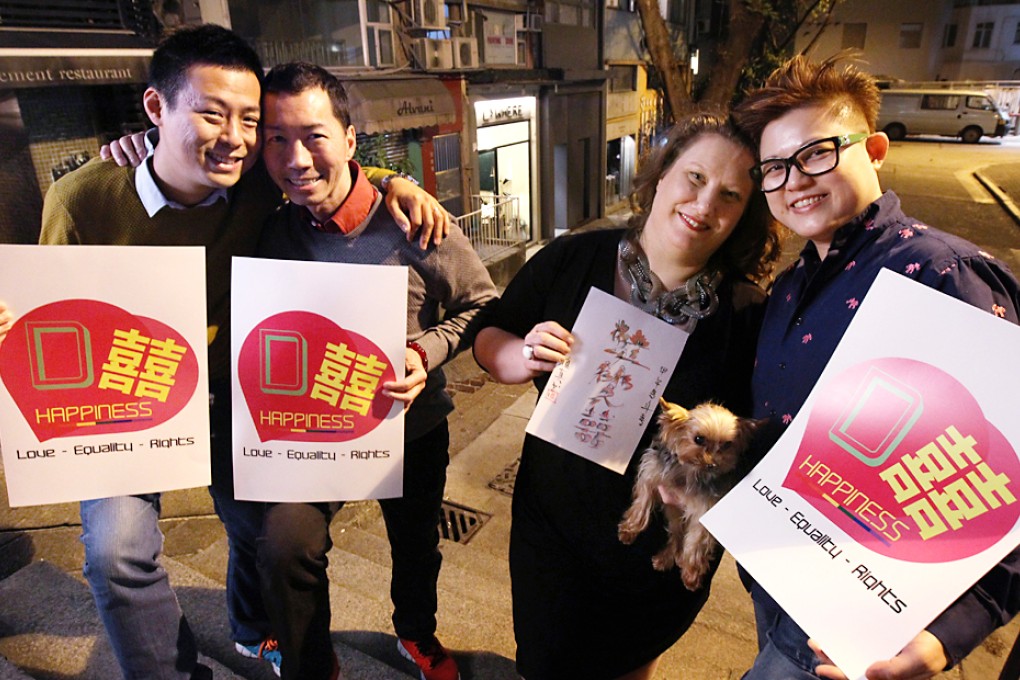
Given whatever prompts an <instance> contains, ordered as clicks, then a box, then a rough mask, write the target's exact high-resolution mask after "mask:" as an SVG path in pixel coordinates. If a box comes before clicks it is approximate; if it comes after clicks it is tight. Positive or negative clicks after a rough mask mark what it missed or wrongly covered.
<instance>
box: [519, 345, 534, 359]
mask: <svg viewBox="0 0 1020 680" xmlns="http://www.w3.org/2000/svg"><path fill="white" fill-rule="evenodd" d="M521 354H523V355H524V360H525V361H531V360H532V359H534V358H535V348H534V347H532V346H531V345H524V347H522V348H521Z"/></svg>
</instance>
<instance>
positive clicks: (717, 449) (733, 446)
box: [658, 400, 761, 475]
mask: <svg viewBox="0 0 1020 680" xmlns="http://www.w3.org/2000/svg"><path fill="white" fill-rule="evenodd" d="M661 403H662V413H661V414H660V415H659V435H658V437H659V439H660V440H661V441H662V443H663V444H664V446H665V447H666V448H667V449H668V450H669V451H670V452H672V453H673V455H675V456H676V457H677V460H678V461H679V462H680V463H681V464H683V465H691V466H695V467H699V468H704V472H706V473H708V474H711V475H724V474H726V473H728V472H730V471H732V470H733V469H734V468H735V467H736V466H737V462H738V461H739V459H740V454H741V453H743V451H744V450H745V449H746V448H747V445H748V443H749V442H750V439H751V435H752V434H753V433H754V431H755V430H756V429H757V428H758V426H759V425H760V424H761V421H757V420H751V419H749V418H738V417H737V416H735V415H733V414H732V413H730V411H729V410H728V409H726V408H724V407H722V406H718V405H717V404H712V403H709V402H706V403H704V404H699V405H697V406H695V407H694V408H692V409H690V410H688V409H685V408H683V407H682V406H677V405H676V404H671V403H669V402H668V401H665V400H662V402H661Z"/></svg>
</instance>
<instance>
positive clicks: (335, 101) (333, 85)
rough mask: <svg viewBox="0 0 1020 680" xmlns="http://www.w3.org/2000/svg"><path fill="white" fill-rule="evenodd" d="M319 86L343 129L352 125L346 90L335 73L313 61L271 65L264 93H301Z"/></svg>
mask: <svg viewBox="0 0 1020 680" xmlns="http://www.w3.org/2000/svg"><path fill="white" fill-rule="evenodd" d="M314 88H318V89H321V90H323V91H324V92H325V93H326V94H327V95H329V101H330V104H331V105H332V107H333V115H334V116H336V119H337V120H338V121H340V123H341V125H343V126H344V127H345V128H346V127H348V126H349V125H350V124H351V110H350V106H349V105H348V103H347V92H346V91H345V90H344V86H343V83H341V82H340V79H339V78H337V77H336V76H335V75H333V74H332V73H330V72H329V71H327V70H326V69H324V68H322V67H321V66H316V65H315V64H309V63H308V62H304V61H292V62H290V63H289V64H280V65H279V66H274V67H273V68H271V69H270V70H269V73H268V74H266V86H265V93H266V94H301V93H302V92H304V91H305V90H311V89H314Z"/></svg>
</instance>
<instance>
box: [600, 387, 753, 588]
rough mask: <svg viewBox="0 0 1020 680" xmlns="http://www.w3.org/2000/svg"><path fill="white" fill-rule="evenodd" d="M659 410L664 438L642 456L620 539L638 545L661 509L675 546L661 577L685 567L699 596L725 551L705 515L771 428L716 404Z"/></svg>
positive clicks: (663, 554) (661, 558) (658, 563)
mask: <svg viewBox="0 0 1020 680" xmlns="http://www.w3.org/2000/svg"><path fill="white" fill-rule="evenodd" d="M659 403H660V404H661V405H662V412H661V413H660V414H659V433H658V434H657V435H655V439H654V440H653V441H652V445H651V446H650V447H649V448H648V449H647V450H646V451H645V452H644V454H643V455H642V457H641V466H640V468H639V469H638V475H637V479H636V480H635V481H634V500H633V502H632V503H631V506H630V507H629V508H628V509H627V512H625V513H624V515H623V520H622V521H621V522H620V526H619V536H620V540H621V541H623V542H624V543H627V544H630V543H633V542H634V539H636V538H637V535H638V534H639V533H641V532H642V531H644V530H645V529H647V528H648V523H649V521H650V520H651V516H652V511H653V510H654V509H655V507H656V506H661V507H662V509H663V512H664V514H665V516H666V521H667V533H668V534H669V540H668V541H667V542H666V545H665V547H664V548H663V549H662V550H661V551H659V553H658V554H656V555H655V556H654V557H653V558H652V566H653V567H654V568H655V569H657V570H659V571H666V570H668V569H671V568H672V567H673V565H676V566H678V567H680V571H681V575H682V576H683V581H684V585H685V586H687V589H688V590H697V589H698V588H699V587H700V586H701V582H702V580H703V579H704V577H705V574H706V573H707V572H708V568H709V564H710V563H711V561H712V557H713V556H714V554H715V551H716V549H717V548H718V543H716V541H715V539H714V538H713V537H712V535H711V534H710V533H708V531H707V530H706V529H705V527H703V526H702V525H701V521H700V520H701V516H702V515H704V514H705V513H706V512H708V510H709V509H710V508H711V507H712V506H713V505H715V504H716V502H717V501H718V500H719V499H720V498H722V496H723V495H724V494H725V493H726V492H727V491H729V490H730V489H732V488H733V486H734V485H735V484H736V483H737V482H738V481H739V480H740V478H741V477H742V476H743V472H744V470H743V469H741V466H739V465H738V464H739V463H740V457H741V454H743V452H744V451H745V450H746V449H747V447H748V445H749V444H750V442H751V438H752V436H753V434H754V432H755V431H756V430H757V429H758V427H759V426H760V425H761V424H762V423H763V422H764V421H762V420H752V419H749V418H739V417H737V416H735V415H733V414H732V413H731V412H730V411H729V410H727V409H726V408H724V407H722V406H719V405H717V404H713V403H711V402H705V403H703V404H699V405H698V406H695V407H694V408H692V409H690V410H687V409H685V408H684V407H682V406H678V405H677V404H671V403H670V402H668V401H666V400H665V399H661V398H660V399H659ZM666 499H668V501H669V502H665V500H666Z"/></svg>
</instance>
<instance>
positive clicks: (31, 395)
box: [0, 246, 210, 507]
mask: <svg viewBox="0 0 1020 680" xmlns="http://www.w3.org/2000/svg"><path fill="white" fill-rule="evenodd" d="M0 261H2V262H3V266H2V267H0V295H2V296H3V298H4V299H5V300H6V301H7V303H8V305H9V306H10V307H11V309H12V311H13V312H14V314H15V316H16V321H15V324H14V326H13V327H12V328H11V330H10V332H9V333H8V335H7V337H6V339H5V340H4V342H3V343H2V344H0V385H2V387H0V445H2V449H3V456H4V472H5V476H6V480H7V489H8V494H9V497H10V504H11V506H12V507H16V506H19V505H38V504H45V503H56V502H64V501H75V500H87V499H90V498H101V497H105V496H117V495H124V494H139V493H152V492H157V491H168V490H171V489H180V488H187V487H195V486H206V485H208V484H209V474H210V473H209V411H208V403H209V392H208V378H207V370H208V369H207V358H206V357H207V355H206V342H207V329H206V318H205V255H204V252H203V250H202V249H201V248H145V247H114V246H0Z"/></svg>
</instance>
